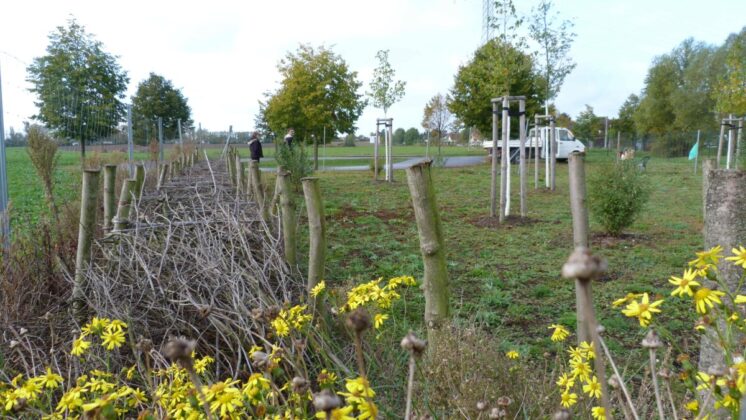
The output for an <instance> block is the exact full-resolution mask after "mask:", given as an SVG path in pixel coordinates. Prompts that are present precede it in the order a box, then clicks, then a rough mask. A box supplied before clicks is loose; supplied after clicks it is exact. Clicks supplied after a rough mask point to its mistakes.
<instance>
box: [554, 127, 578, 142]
mask: <svg viewBox="0 0 746 420" xmlns="http://www.w3.org/2000/svg"><path fill="white" fill-rule="evenodd" d="M558 134H559V139H560V141H573V140H575V138H573V136H572V134H570V132H569V131H567V130H559V133H558Z"/></svg>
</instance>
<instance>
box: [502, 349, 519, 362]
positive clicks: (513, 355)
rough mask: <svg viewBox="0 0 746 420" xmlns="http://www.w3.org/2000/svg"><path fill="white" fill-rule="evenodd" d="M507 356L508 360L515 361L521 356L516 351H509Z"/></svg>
mask: <svg viewBox="0 0 746 420" xmlns="http://www.w3.org/2000/svg"><path fill="white" fill-rule="evenodd" d="M505 356H507V357H508V359H513V360H515V359H517V358H518V357H520V354H518V352H517V351H515V350H511V351H509V352H507V353H505Z"/></svg>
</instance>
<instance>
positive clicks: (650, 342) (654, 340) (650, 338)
mask: <svg viewBox="0 0 746 420" xmlns="http://www.w3.org/2000/svg"><path fill="white" fill-rule="evenodd" d="M642 346H643V347H645V348H646V349H657V348H658V347H661V346H663V343H662V342H661V339H660V337H658V334H656V333H655V330H650V331H648V334H647V335H646V336H645V338H643V339H642Z"/></svg>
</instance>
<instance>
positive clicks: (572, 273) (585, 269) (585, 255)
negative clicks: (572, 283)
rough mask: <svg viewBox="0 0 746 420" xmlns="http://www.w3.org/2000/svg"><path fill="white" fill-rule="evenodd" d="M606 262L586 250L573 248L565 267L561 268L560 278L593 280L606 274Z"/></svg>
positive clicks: (580, 247)
mask: <svg viewBox="0 0 746 420" xmlns="http://www.w3.org/2000/svg"><path fill="white" fill-rule="evenodd" d="M606 268H607V264H606V260H605V259H603V258H601V257H599V256H596V255H593V254H591V251H590V250H589V249H588V248H585V247H582V246H579V247H577V248H575V251H573V253H572V254H570V257H569V258H568V259H567V262H566V263H565V265H563V266H562V277H564V278H566V279H579V280H593V279H596V278H598V277H600V276H601V275H602V274H603V273H605V272H606Z"/></svg>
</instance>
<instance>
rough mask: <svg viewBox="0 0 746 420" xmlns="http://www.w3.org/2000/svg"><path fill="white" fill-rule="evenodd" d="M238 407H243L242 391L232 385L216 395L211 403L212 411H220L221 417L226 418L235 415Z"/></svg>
mask: <svg viewBox="0 0 746 420" xmlns="http://www.w3.org/2000/svg"><path fill="white" fill-rule="evenodd" d="M238 407H243V402H241V392H240V391H239V390H238V389H237V388H233V387H230V388H226V389H225V390H224V391H223V392H221V393H220V394H219V395H216V396H215V398H214V400H213V401H212V403H211V404H210V411H212V412H213V413H217V412H220V418H225V417H227V416H230V415H233V412H234V411H236V408H238Z"/></svg>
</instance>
